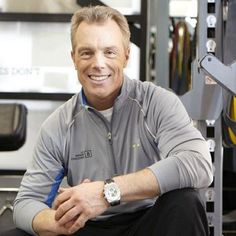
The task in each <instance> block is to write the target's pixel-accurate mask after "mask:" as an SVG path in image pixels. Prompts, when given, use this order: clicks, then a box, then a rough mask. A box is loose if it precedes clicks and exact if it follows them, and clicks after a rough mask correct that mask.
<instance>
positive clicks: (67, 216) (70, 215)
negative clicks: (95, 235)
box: [55, 206, 81, 225]
mask: <svg viewBox="0 0 236 236" xmlns="http://www.w3.org/2000/svg"><path fill="white" fill-rule="evenodd" d="M80 212H81V210H80V209H79V206H74V207H72V208H71V209H70V210H68V211H66V212H64V213H63V215H62V216H61V217H60V218H59V219H57V218H56V220H58V223H59V224H60V225H64V224H66V223H68V222H70V221H72V220H74V219H77V218H78V215H79V213H80ZM55 217H56V216H55Z"/></svg>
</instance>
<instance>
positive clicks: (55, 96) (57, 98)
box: [0, 92, 74, 101]
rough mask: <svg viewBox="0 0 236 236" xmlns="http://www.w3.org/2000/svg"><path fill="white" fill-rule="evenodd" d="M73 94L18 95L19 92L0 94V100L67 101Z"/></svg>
mask: <svg viewBox="0 0 236 236" xmlns="http://www.w3.org/2000/svg"><path fill="white" fill-rule="evenodd" d="M73 95H74V94H72V93H30V92H29V93H27V92H25V93H20V92H0V99H14V100H15V99H21V100H49V101H50V100H53V101H67V100H68V99H70V98H71V97H72V96H73Z"/></svg>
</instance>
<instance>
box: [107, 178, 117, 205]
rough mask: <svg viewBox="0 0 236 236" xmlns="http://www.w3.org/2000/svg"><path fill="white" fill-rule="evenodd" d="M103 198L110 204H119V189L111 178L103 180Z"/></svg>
mask: <svg viewBox="0 0 236 236" xmlns="http://www.w3.org/2000/svg"><path fill="white" fill-rule="evenodd" d="M103 193H104V198H105V199H106V200H107V202H108V203H109V204H110V205H111V206H116V205H119V204H120V189H119V186H118V185H117V184H116V183H115V181H114V180H113V179H107V180H105V181H104V189H103Z"/></svg>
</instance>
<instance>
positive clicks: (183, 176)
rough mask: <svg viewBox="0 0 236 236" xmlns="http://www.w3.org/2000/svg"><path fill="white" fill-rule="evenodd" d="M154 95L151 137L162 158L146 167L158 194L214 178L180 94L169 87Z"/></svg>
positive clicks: (205, 148)
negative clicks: (155, 183) (153, 180)
mask: <svg viewBox="0 0 236 236" xmlns="http://www.w3.org/2000/svg"><path fill="white" fill-rule="evenodd" d="M161 93H162V94H161V96H157V97H156V98H155V96H153V97H154V98H155V99H154V101H153V104H154V105H153V106H152V107H151V111H152V114H155V115H154V116H152V117H154V120H153V121H152V122H153V123H154V125H153V126H154V127H155V131H154V138H155V142H156V144H157V148H158V152H159V155H160V157H161V160H160V161H158V162H156V163H155V164H153V165H152V166H150V167H149V168H150V169H151V170H152V171H153V173H154V174H155V176H156V178H157V180H158V182H159V185H160V190H161V194H163V193H165V192H168V191H171V190H174V189H179V188H186V187H192V188H203V187H207V186H209V185H210V183H211V182H212V180H213V171H212V161H211V155H210V152H209V148H208V144H207V142H206V141H205V140H204V138H203V137H202V135H201V133H200V132H199V131H198V130H197V129H196V128H195V127H194V125H193V122H192V120H191V119H190V117H189V116H188V114H187V112H186V110H185V108H184V106H183V104H182V103H181V101H180V100H179V98H178V97H177V96H176V95H175V94H173V93H172V92H170V91H162V92H161Z"/></svg>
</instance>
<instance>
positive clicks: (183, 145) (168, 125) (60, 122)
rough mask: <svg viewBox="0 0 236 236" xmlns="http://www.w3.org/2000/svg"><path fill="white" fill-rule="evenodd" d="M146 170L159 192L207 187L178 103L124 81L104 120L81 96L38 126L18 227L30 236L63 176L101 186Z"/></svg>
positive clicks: (202, 150) (203, 148)
mask: <svg viewBox="0 0 236 236" xmlns="http://www.w3.org/2000/svg"><path fill="white" fill-rule="evenodd" d="M146 167H148V168H150V169H151V170H152V171H153V172H154V174H155V176H156V178H157V180H158V182H159V185H160V189H161V193H162V194H163V193H165V192H167V191H170V190H173V189H178V188H184V187H194V188H202V187H207V186H208V185H209V184H210V183H211V181H212V178H213V177H212V163H211V157H210V154H209V151H208V146H207V143H206V142H205V140H204V139H203V137H202V135H201V134H200V132H199V131H198V130H197V129H196V128H194V126H193V123H192V121H191V119H190V118H189V116H188V114H187V113H186V110H185V109H184V107H183V105H182V103H181V102H180V100H179V98H178V97H177V96H176V95H175V94H174V93H172V92H170V91H167V90H165V89H162V88H160V87H158V86H155V85H154V84H152V83H150V82H140V81H137V80H130V79H128V78H125V79H124V83H123V86H122V89H121V92H120V95H119V96H118V97H117V99H116V101H115V104H114V106H113V114H112V119H111V122H108V120H107V119H106V118H105V117H104V116H103V115H102V114H101V113H100V112H98V111H97V110H95V109H94V108H92V107H89V106H88V105H87V104H86V98H85V97H84V95H83V92H82V91H81V92H80V93H79V94H77V95H74V96H73V97H72V98H71V99H70V100H69V101H67V102H66V103H65V104H63V105H62V106H61V107H59V108H58V109H57V110H56V111H55V112H54V113H53V114H52V115H51V116H50V117H49V118H48V119H47V120H46V122H44V124H43V125H42V128H41V130H40V134H39V138H38V142H37V144H36V147H35V151H34V157H33V161H32V164H31V165H30V167H29V168H28V169H27V172H26V174H25V176H24V178H23V180H22V184H21V187H20V191H19V193H18V195H17V198H16V200H15V205H14V221H15V223H16V226H17V227H19V228H21V229H23V230H25V231H27V232H29V233H31V234H34V231H33V229H32V220H33V217H34V216H35V215H36V214H37V213H38V212H39V211H40V210H42V209H44V208H48V207H51V205H52V202H53V200H54V198H55V196H56V193H57V190H58V188H59V185H60V183H61V181H62V179H63V178H64V176H67V181H68V184H69V185H70V186H75V185H77V184H79V183H80V182H81V181H82V180H83V179H85V178H88V179H90V180H92V181H95V180H105V179H107V178H110V177H113V176H115V175H123V174H127V173H131V172H135V171H137V170H140V169H143V168H146ZM154 201H155V199H148V200H143V201H135V202H129V203H122V204H121V205H119V206H115V207H111V208H110V209H108V210H107V211H106V212H105V213H104V214H103V215H102V216H99V217H98V218H97V219H95V220H99V218H102V217H103V218H104V217H109V216H111V215H114V214H119V213H122V212H134V211H137V210H139V209H142V208H146V207H149V206H151V205H152V204H153V203H154Z"/></svg>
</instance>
